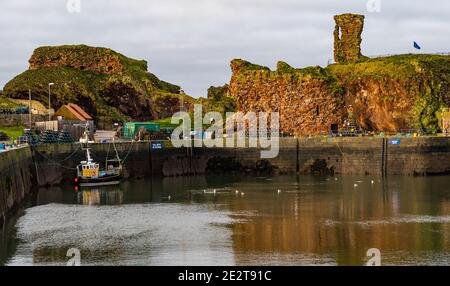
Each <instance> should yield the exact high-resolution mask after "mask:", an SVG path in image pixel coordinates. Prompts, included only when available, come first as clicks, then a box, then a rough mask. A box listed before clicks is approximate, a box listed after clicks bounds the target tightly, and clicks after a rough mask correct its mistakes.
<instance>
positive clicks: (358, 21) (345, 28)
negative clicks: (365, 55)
mask: <svg viewBox="0 0 450 286" xmlns="http://www.w3.org/2000/svg"><path fill="white" fill-rule="evenodd" d="M334 21H335V22H336V27H335V29H334V61H335V62H336V63H352V62H357V61H358V60H360V59H361V57H362V54H361V41H362V39H361V34H362V32H363V29H364V16H363V15H355V14H343V15H336V16H334Z"/></svg>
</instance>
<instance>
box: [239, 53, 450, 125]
mask: <svg viewBox="0 0 450 286" xmlns="http://www.w3.org/2000/svg"><path fill="white" fill-rule="evenodd" d="M231 67H232V71H233V76H232V83H231V85H232V87H233V88H232V90H233V92H232V96H236V97H237V100H238V106H239V108H240V109H242V108H244V109H245V108H246V106H253V105H254V106H265V107H264V108H266V109H268V108H269V109H271V108H275V109H276V108H279V107H277V106H272V105H273V104H274V102H275V101H274V99H273V98H274V97H275V98H278V99H279V100H277V102H278V101H279V102H282V101H283V100H284V98H285V99H286V100H287V101H288V102H291V101H292V100H294V99H295V98H297V97H299V98H301V97H303V96H304V94H305V93H306V94H314V92H316V91H317V90H318V89H321V94H323V93H328V97H329V101H330V102H332V101H333V100H334V99H336V98H337V97H339V95H343V99H344V101H345V104H344V105H342V107H341V108H342V109H344V110H343V111H344V113H345V114H347V112H350V111H351V112H352V113H354V115H355V117H356V120H357V121H358V123H359V125H361V126H362V127H363V128H365V129H367V130H400V129H408V128H421V129H423V130H425V131H428V132H437V131H438V130H439V129H440V127H439V125H440V119H441V114H442V110H443V109H444V108H446V107H449V106H450V57H449V56H441V55H415V54H409V55H397V56H390V57H380V58H374V59H368V58H365V59H362V60H360V61H358V62H353V63H337V64H333V65H330V66H328V67H326V68H322V67H318V66H317V67H307V68H302V69H297V68H293V67H291V66H290V65H288V64H287V63H285V62H278V64H277V70H276V71H271V70H270V69H268V68H266V67H262V66H258V65H254V64H251V63H249V62H246V61H244V60H241V59H238V60H233V61H232V62H231ZM311 80H315V84H313V85H310V86H307V85H305V82H310V81H311ZM319 82H323V83H326V85H327V86H328V89H324V88H323V86H321V85H320V84H319ZM268 86H272V87H268ZM305 88H306V89H309V90H304V89H305ZM268 91H269V92H270V93H271V94H264V93H267V92H268ZM255 96H256V97H255ZM311 100H313V101H315V99H314V98H312V99H311ZM302 102H303V101H300V102H299V104H303V103H302ZM309 102H310V101H309V100H308V104H310V103H309ZM305 104H306V103H305ZM333 104H335V103H333ZM277 105H279V104H278V103H277ZM286 108H288V106H286V107H285V108H284V109H286ZM299 108H300V107H299ZM324 108H326V106H323V103H320V108H319V105H317V108H316V109H317V110H316V113H317V114H319V110H320V109H322V110H323V109H324ZM307 109H308V108H307ZM309 109H311V108H309ZM297 116H298V117H299V118H300V117H305V116H306V117H308V116H310V113H308V114H298V115H297ZM282 117H283V115H282ZM343 120H345V118H341V122H342V121H343ZM336 123H339V122H336ZM310 124H311V125H314V124H315V123H314V120H313V119H311V122H310ZM325 127H326V126H324V128H325ZM293 128H294V127H293ZM326 128H327V129H328V128H329V127H326Z"/></svg>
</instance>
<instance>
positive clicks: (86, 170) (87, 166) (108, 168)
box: [75, 125, 123, 187]
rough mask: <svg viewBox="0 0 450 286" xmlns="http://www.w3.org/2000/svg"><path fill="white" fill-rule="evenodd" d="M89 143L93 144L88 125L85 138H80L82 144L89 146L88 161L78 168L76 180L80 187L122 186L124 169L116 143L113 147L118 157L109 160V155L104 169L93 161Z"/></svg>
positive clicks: (81, 163)
mask: <svg viewBox="0 0 450 286" xmlns="http://www.w3.org/2000/svg"><path fill="white" fill-rule="evenodd" d="M89 143H91V142H90V141H89V129H88V126H87V125H86V126H85V131H84V134H83V137H82V138H80V144H86V146H87V147H86V148H84V150H85V151H86V160H85V161H81V162H80V164H79V165H78V166H77V168H76V169H77V177H76V178H75V183H76V184H77V185H79V186H80V187H95V186H107V185H117V184H120V181H121V180H122V171H123V167H122V161H121V159H120V157H119V153H118V152H117V149H116V145H115V144H114V141H113V146H114V151H115V153H116V157H115V158H114V159H109V158H108V155H107V156H106V160H105V164H104V166H102V167H101V166H100V164H99V163H97V162H95V161H94V160H93V159H92V156H91V149H90V148H89ZM108 153H109V149H108Z"/></svg>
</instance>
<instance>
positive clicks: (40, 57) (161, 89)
mask: <svg viewBox="0 0 450 286" xmlns="http://www.w3.org/2000/svg"><path fill="white" fill-rule="evenodd" d="M29 62H30V68H29V70H27V71H25V72H24V73H22V74H20V75H18V76H16V77H15V78H14V79H12V80H11V81H10V82H8V83H7V84H6V85H5V87H4V93H5V95H6V96H7V97H11V98H28V90H29V89H31V91H32V97H33V99H36V100H38V101H40V102H42V103H43V104H45V105H47V104H48V83H50V82H54V83H55V85H54V86H52V88H51V94H52V96H51V104H52V107H53V108H59V107H60V106H61V105H63V104H67V103H69V102H74V103H77V104H79V105H80V106H82V107H83V108H85V109H86V111H87V112H89V113H91V114H92V115H94V116H95V117H96V119H98V120H126V119H135V120H150V119H158V118H161V117H166V116H168V115H167V114H163V115H161V116H160V115H159V113H158V112H157V111H158V110H160V109H166V111H167V112H168V113H171V112H172V111H173V108H174V107H173V106H166V104H167V103H170V104H175V105H176V106H177V107H178V104H177V103H178V101H177V102H174V101H173V98H190V97H189V96H186V95H182V96H180V95H179V93H180V90H181V89H180V87H179V86H177V85H174V84H170V83H167V82H165V81H162V80H159V79H158V78H157V77H156V76H155V75H154V74H152V73H149V72H148V71H147V62H146V61H139V60H135V59H131V58H128V57H126V56H124V55H122V54H119V53H117V52H114V51H113V50H111V49H107V48H96V47H88V46H85V45H74V46H59V47H41V48H38V49H36V50H35V51H34V53H33V55H32V57H31V58H30V61H29ZM179 96H180V97H179ZM170 115H171V114H170Z"/></svg>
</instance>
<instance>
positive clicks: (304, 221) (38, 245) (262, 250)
mask: <svg viewBox="0 0 450 286" xmlns="http://www.w3.org/2000/svg"><path fill="white" fill-rule="evenodd" d="M449 182H450V177H448V176H444V177H401V176H399V177H389V178H387V179H385V180H383V179H381V178H378V177H371V176H336V177H310V176H293V177H287V176H280V177H257V178H249V177H236V176H207V177H179V178H165V179H159V180H135V181H128V182H123V183H122V184H121V185H119V186H110V187H101V188H89V189H81V190H79V191H75V190H74V189H73V187H72V186H62V187H54V188H43V189H40V190H39V192H38V195H37V197H36V198H35V200H34V201H33V202H32V205H33V206H34V207H31V208H28V209H26V210H25V211H23V212H22V213H21V214H20V215H19V218H18V219H16V220H12V221H10V223H9V225H8V226H7V227H6V228H5V230H4V231H3V232H2V236H1V240H0V250H1V255H0V263H2V264H10V265H17V264H32V265H47V264H50V265H54V264H57V265H63V264H64V263H65V261H66V260H67V257H66V251H67V249H69V248H71V247H77V248H80V250H81V252H82V254H83V257H85V260H84V262H85V264H94V265H99V264H100V265H123V264H125V265H140V264H144V265H221V264H224V265H266V264H268V265H305V264H306V265H363V264H364V263H365V261H367V257H366V252H367V250H368V249H369V248H378V249H380V251H381V253H382V263H383V264H387V265H390V264H393V265H399V264H400V265H404V264H406V265H411V264H431V265H435V264H449V263H450V190H449V188H448V183H449ZM43 222H45V223H43Z"/></svg>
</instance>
